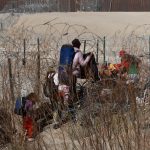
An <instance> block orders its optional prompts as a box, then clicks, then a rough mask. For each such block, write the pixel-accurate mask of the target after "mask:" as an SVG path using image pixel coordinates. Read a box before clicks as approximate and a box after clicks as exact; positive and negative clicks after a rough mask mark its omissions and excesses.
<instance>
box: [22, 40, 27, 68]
mask: <svg viewBox="0 0 150 150" xmlns="http://www.w3.org/2000/svg"><path fill="white" fill-rule="evenodd" d="M22 64H23V65H24V66H25V65H26V40H25V39H24V40H23V59H22Z"/></svg>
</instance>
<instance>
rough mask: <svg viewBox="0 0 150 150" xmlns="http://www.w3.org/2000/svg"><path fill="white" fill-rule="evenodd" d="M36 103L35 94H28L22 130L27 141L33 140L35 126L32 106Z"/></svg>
mask: <svg viewBox="0 0 150 150" xmlns="http://www.w3.org/2000/svg"><path fill="white" fill-rule="evenodd" d="M36 101H37V95H36V94H35V93H30V94H29V95H28V96H27V97H26V102H25V112H24V114H23V128H24V129H25V131H26V136H27V139H28V141H33V140H34V138H33V137H34V135H33V134H34V131H35V124H34V119H33V105H34V104H35V103H36Z"/></svg>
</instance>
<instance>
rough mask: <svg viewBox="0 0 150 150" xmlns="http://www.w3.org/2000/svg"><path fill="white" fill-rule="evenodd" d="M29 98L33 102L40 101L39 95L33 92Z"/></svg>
mask: <svg viewBox="0 0 150 150" xmlns="http://www.w3.org/2000/svg"><path fill="white" fill-rule="evenodd" d="M27 99H28V100H30V101H32V102H33V103H36V102H37V101H38V97H37V95H36V94H35V93H33V92H32V93H30V94H29V95H28V96H27Z"/></svg>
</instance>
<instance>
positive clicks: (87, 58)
mask: <svg viewBox="0 0 150 150" xmlns="http://www.w3.org/2000/svg"><path fill="white" fill-rule="evenodd" d="M92 55H93V54H92V53H91V54H90V55H89V56H87V57H86V59H85V60H84V58H83V54H82V53H81V52H79V53H78V60H79V64H80V65H81V66H85V65H86V64H87V63H88V62H89V61H90V59H91V56H92Z"/></svg>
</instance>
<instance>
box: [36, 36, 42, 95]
mask: <svg viewBox="0 0 150 150" xmlns="http://www.w3.org/2000/svg"><path fill="white" fill-rule="evenodd" d="M37 44H38V55H37V94H38V96H39V97H40V66H41V64H40V63H41V62H40V40H39V38H38V39H37Z"/></svg>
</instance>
